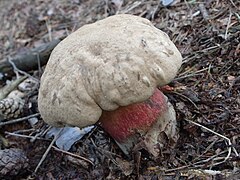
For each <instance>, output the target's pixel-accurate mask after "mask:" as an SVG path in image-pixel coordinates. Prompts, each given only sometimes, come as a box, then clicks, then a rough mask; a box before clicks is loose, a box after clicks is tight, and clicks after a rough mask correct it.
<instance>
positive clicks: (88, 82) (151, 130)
mask: <svg viewBox="0 0 240 180" xmlns="http://www.w3.org/2000/svg"><path fill="white" fill-rule="evenodd" d="M181 63H182V57H181V54H180V52H179V51H178V49H177V48H176V47H175V45H174V44H173V42H172V41H171V40H170V39H169V37H168V36H167V35H166V34H165V33H164V32H162V31H160V30H159V29H157V28H156V27H154V26H153V24H152V23H151V22H150V21H149V20H147V19H144V18H141V17H138V16H134V15H126V14H122V15H115V16H111V17H108V18H106V19H103V20H100V21H97V22H95V23H93V24H89V25H85V26H83V27H81V28H80V29H78V30H77V31H75V32H74V33H72V34H70V35H69V36H68V37H67V38H65V39H64V40H63V41H62V42H60V43H59V44H58V45H57V46H56V47H55V48H54V50H53V52H52V54H51V56H50V59H49V61H48V63H47V66H46V68H45V71H44V73H43V76H42V78H41V86H40V89H39V97H38V105H39V111H40V113H41V115H42V118H43V120H44V121H46V122H47V123H49V124H51V125H53V126H63V125H70V126H78V127H85V126H89V125H92V124H94V123H96V122H98V121H99V120H100V122H101V125H102V127H103V128H104V129H105V130H106V131H107V132H108V133H109V134H110V135H111V136H112V137H113V138H114V139H115V140H116V141H117V142H118V143H120V144H123V145H124V146H125V151H126V152H127V151H129V150H130V149H131V148H132V147H133V146H134V144H137V143H140V141H141V142H144V143H142V144H145V146H146V149H147V150H149V152H150V153H152V154H153V155H154V156H157V155H158V151H159V147H161V145H163V144H164V142H161V141H163V140H164V138H163V136H164V137H167V138H168V139H169V140H172V141H176V139H177V131H176V117H175V111H174V109H173V107H172V105H171V104H170V103H169V102H168V100H167V98H166V97H165V96H164V95H163V93H162V92H161V91H159V90H158V89H157V87H161V86H164V85H166V84H168V83H169V82H170V81H171V80H172V79H173V78H174V77H175V75H176V73H177V71H178V69H179V68H180V66H181ZM139 135H140V136H139Z"/></svg>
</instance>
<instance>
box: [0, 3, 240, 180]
mask: <svg viewBox="0 0 240 180" xmlns="http://www.w3.org/2000/svg"><path fill="white" fill-rule="evenodd" d="M9 2H10V3H9V4H7V5H6V2H5V1H3V2H0V3H2V4H0V6H3V7H5V8H3V9H2V10H1V15H2V16H1V21H0V32H1V33H0V41H1V43H0V59H1V60H2V59H5V58H7V57H9V56H13V55H16V54H19V53H21V54H22V53H26V52H28V50H29V49H31V48H35V47H38V46H40V45H42V44H44V43H47V42H50V41H51V40H54V39H62V38H63V37H65V36H67V35H68V34H70V33H71V32H73V31H75V30H76V29H77V28H79V27H81V26H82V25H84V24H87V23H91V22H95V21H97V20H99V19H103V18H105V17H107V16H109V15H113V14H119V13H129V14H134V15H138V16H142V17H145V18H148V19H149V20H151V21H152V22H153V23H154V25H155V26H156V27H157V28H159V29H161V30H163V31H165V32H166V33H167V34H168V35H169V36H170V38H171V39H172V40H173V41H174V43H175V44H176V46H177V47H178V48H179V50H180V51H181V53H182V55H183V58H184V63H183V66H182V68H181V71H180V72H179V74H178V76H177V77H176V78H175V80H174V81H173V82H172V83H171V84H170V86H171V87H173V91H169V92H166V95H167V96H168V98H169V100H170V101H171V103H172V104H173V105H174V107H175V109H176V111H177V120H178V123H179V127H180V139H179V140H178V143H177V145H176V147H175V148H174V149H163V150H162V152H161V155H160V156H159V157H158V158H157V159H155V158H153V157H151V156H150V155H149V154H148V153H147V152H145V151H144V150H143V151H139V152H138V153H137V154H135V153H136V152H135V153H133V154H132V156H131V158H129V157H126V156H125V155H124V154H123V153H122V152H121V149H119V147H118V145H117V144H116V143H115V142H114V140H112V139H111V138H110V137H109V136H108V134H106V133H104V131H103V130H102V129H101V128H100V127H99V126H98V125H96V126H95V127H94V128H93V129H91V130H89V132H88V133H86V134H85V133H84V134H85V136H83V137H82V139H81V140H80V139H78V138H77V139H74V138H75V137H74V136H73V137H72V141H71V143H70V145H68V146H67V148H66V149H64V148H63V147H64V144H63V145H59V147H56V146H55V145H54V144H55V142H53V140H52V139H48V138H46V134H47V133H49V130H50V129H51V127H49V126H48V125H46V124H45V123H44V122H43V121H42V119H41V117H40V116H39V114H38V110H37V86H36V87H33V86H32V89H31V88H29V84H28V85H26V86H27V89H28V90H27V91H26V92H24V93H25V96H24V102H25V105H24V108H23V111H22V114H21V116H20V117H19V118H18V119H4V120H1V122H0V137H1V138H0V151H1V152H2V153H3V152H4V153H7V152H8V155H7V156H9V157H11V156H10V155H11V153H10V151H11V149H12V148H16V149H17V151H19V152H21V154H22V155H23V157H24V158H22V159H18V160H17V159H14V158H15V157H16V156H12V158H13V159H12V160H11V161H12V162H19V163H20V164H19V166H18V165H15V166H13V167H12V168H10V171H9V173H8V172H6V171H4V172H6V174H3V173H2V174H1V175H4V178H5V179H7V177H8V178H10V179H13V178H16V177H18V178H37V179H50V178H51V179H60V178H61V179H73V178H81V179H176V178H181V179H195V178H203V179H212V178H220V179H224V178H229V179H239V177H240V170H239V165H240V163H239V162H240V161H239V160H240V158H239V154H238V153H239V152H237V150H238V149H239V147H240V136H239V134H240V128H239V127H240V115H239V114H240V111H239V109H240V96H239V94H240V80H239V79H240V14H239V10H240V3H239V2H237V1H224V0H219V1H215V0H208V1H176V2H175V3H173V4H171V6H167V7H164V6H163V4H162V3H159V1H157V0H152V1H145V0H141V1H133V0H124V1H111V0H107V1H106V0H101V1H93V0H86V1H81V0H70V1H65V0H62V1H57V0H53V1H50V0H49V1H48V0H47V1H41V0H36V1H27V0H20V1H14V0H12V1H9ZM164 2H165V1H164ZM1 60H0V62H1ZM13 68H14V67H13ZM42 70H43V69H39V70H37V71H29V72H26V73H27V74H26V73H24V74H22V73H23V72H20V71H18V70H17V69H15V74H13V75H10V74H3V73H1V72H0V74H1V79H0V88H1V89H2V88H4V87H5V86H6V84H7V82H8V81H12V80H16V79H18V78H19V74H20V75H27V77H28V78H30V79H31V80H33V79H34V80H36V79H38V80H39V78H40V76H41V73H42ZM31 77H33V78H31ZM30 79H28V80H29V81H31V80H30ZM31 82H32V81H31ZM30 84H31V83H30ZM24 86H25V85H20V86H18V85H16V86H15V88H14V89H15V90H18V91H21V88H22V87H24ZM30 87H31V85H30ZM11 91H12V90H11ZM9 93H10V92H9ZM7 94H8V93H7ZM5 96H6V95H5ZM29 118H35V120H34V121H35V122H36V123H32V124H31V123H29V122H28V119H29ZM72 130H73V129H72ZM72 130H70V131H69V132H67V134H68V133H70V134H72V132H71V131H72ZM67 137H68V136H67ZM55 140H56V139H55ZM51 142H52V146H51V147H50V146H49V144H50V143H51ZM56 142H57V141H56ZM56 145H57V144H56ZM49 147H50V149H49V151H48V152H47V153H46V157H45V158H44V161H42V162H41V164H40V163H39V162H40V161H41V159H43V155H44V154H45V152H46V150H47V149H48V148H49ZM61 148H62V149H61ZM69 148H70V149H69ZM14 152H15V150H14ZM5 156H6V155H4V157H5ZM19 157H20V156H19ZM0 158H2V157H0ZM38 166H39V168H38V169H37V171H35V170H36V167H38ZM1 170H4V169H3V168H1V169H0V173H1V172H2V171H1ZM11 170H12V171H11ZM13 171H14V172H15V173H11V172H13ZM34 171H35V172H34ZM20 172H21V173H20Z"/></svg>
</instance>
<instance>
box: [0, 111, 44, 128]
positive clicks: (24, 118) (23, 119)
mask: <svg viewBox="0 0 240 180" xmlns="http://www.w3.org/2000/svg"><path fill="white" fill-rule="evenodd" d="M39 115H40V114H39V113H36V114H32V115H29V116H26V117H23V118H18V119H13V120H9V121H7V122H0V127H1V126H5V125H8V124H14V123H18V122H21V121H26V120H28V119H29V118H33V117H37V116H39Z"/></svg>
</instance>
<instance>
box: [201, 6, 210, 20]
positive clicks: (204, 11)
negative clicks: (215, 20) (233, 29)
mask: <svg viewBox="0 0 240 180" xmlns="http://www.w3.org/2000/svg"><path fill="white" fill-rule="evenodd" d="M199 9H200V12H201V13H202V16H203V19H204V20H206V21H207V20H208V19H209V15H208V12H207V9H206V8H205V6H204V4H203V3H201V4H199Z"/></svg>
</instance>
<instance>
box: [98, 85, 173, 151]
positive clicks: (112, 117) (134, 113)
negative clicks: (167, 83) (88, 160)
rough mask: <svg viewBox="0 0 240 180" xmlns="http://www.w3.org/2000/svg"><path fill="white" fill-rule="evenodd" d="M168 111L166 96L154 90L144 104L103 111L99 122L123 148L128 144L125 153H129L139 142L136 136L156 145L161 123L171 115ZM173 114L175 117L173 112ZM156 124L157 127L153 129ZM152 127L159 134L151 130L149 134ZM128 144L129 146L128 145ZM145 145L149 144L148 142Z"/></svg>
mask: <svg viewBox="0 0 240 180" xmlns="http://www.w3.org/2000/svg"><path fill="white" fill-rule="evenodd" d="M169 109H170V108H169V104H168V102H167V98H166V96H164V94H163V93H162V92H161V91H160V90H158V89H156V90H155V91H154V93H153V95H152V96H151V97H150V98H149V99H148V100H146V101H144V102H141V103H137V104H131V105H128V106H125V107H120V108H118V109H116V110H115V111H103V113H102V116H101V117H100V122H101V126H102V127H103V129H104V130H105V131H106V132H108V133H109V134H110V136H111V137H112V138H114V139H115V140H116V141H117V142H118V143H120V144H125V146H126V145H127V144H128V145H127V151H129V150H130V149H129V148H132V147H133V146H134V145H136V144H137V143H138V141H139V139H138V138H136V136H137V134H138V135H139V134H140V135H141V136H142V137H143V138H145V139H146V140H147V139H149V138H152V139H153V142H150V144H152V145H156V144H158V142H155V141H157V139H158V137H157V136H158V135H159V134H160V133H161V130H160V129H161V128H162V127H161V126H162V125H161V123H163V124H164V123H166V118H168V117H171V116H169V114H170V115H171V112H168V111H169ZM171 110H173V108H172V109H171ZM173 111H174V110H173ZM173 114H174V116H175V112H174V113H173ZM166 115H167V116H166ZM162 116H164V117H162ZM174 118H175V117H174ZM158 121H163V122H158ZM157 122H158V123H157ZM156 124H157V126H159V127H157V128H156V127H154V126H155V125H156ZM163 126H165V125H163ZM153 127H154V128H155V129H156V131H158V130H159V132H156V131H155V130H153V131H152V132H151V133H150V134H149V133H148V132H149V131H150V129H152V128H153ZM158 128H159V129H158ZM147 133H148V134H147ZM146 134H147V135H146ZM145 135H146V136H145ZM138 137H139V136H138ZM147 141H148V140H147ZM150 141H151V140H150ZM129 143H131V144H130V145H129ZM145 144H149V142H146V143H145ZM160 144H161V142H160ZM150 146H151V145H150ZM150 148H154V147H150ZM150 151H151V150H150ZM153 154H154V153H153ZM155 154H156V153H155Z"/></svg>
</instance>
